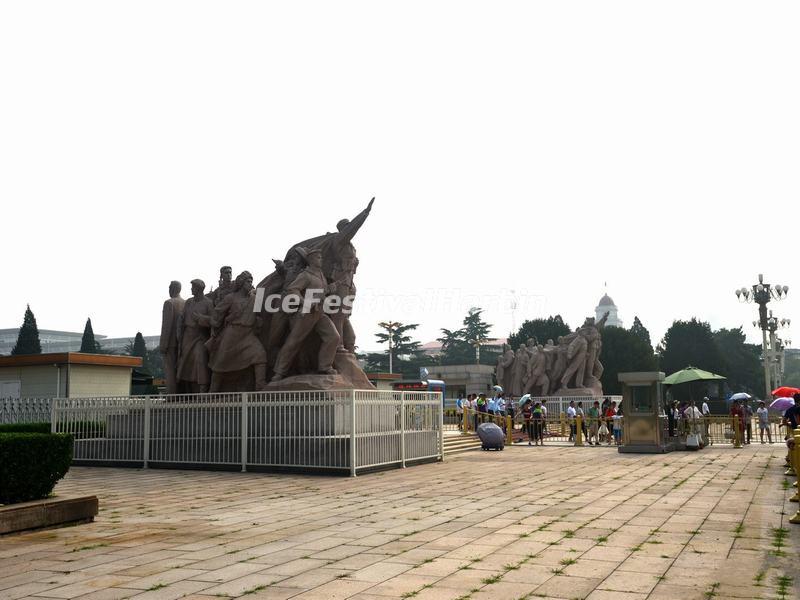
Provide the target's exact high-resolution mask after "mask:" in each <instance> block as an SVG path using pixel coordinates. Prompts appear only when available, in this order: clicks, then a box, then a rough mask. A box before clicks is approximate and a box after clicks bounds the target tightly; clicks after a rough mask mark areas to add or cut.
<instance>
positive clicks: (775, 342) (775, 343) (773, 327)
mask: <svg viewBox="0 0 800 600" xmlns="http://www.w3.org/2000/svg"><path fill="white" fill-rule="evenodd" d="M791 324H792V320H791V319H778V317H775V316H773V314H772V311H769V317H767V331H769V345H770V364H771V365H772V369H773V371H774V375H773V380H774V382H775V387H776V388H777V387H780V386H781V384H782V381H781V380H782V379H783V378H782V377H781V375H782V372H781V368H780V362H781V357H780V356H779V355H780V354H781V353H782V352H783V345H782V342H781V340H780V339H779V338H778V336H777V335H775V332H777V331H778V330H779V329H784V328H786V327H789V325H791Z"/></svg>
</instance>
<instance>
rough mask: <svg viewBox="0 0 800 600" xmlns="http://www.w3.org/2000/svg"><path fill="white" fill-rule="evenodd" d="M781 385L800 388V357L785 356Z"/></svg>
mask: <svg viewBox="0 0 800 600" xmlns="http://www.w3.org/2000/svg"><path fill="white" fill-rule="evenodd" d="M762 381H763V379H762ZM783 385H789V386H792V387H800V356H797V355H794V354H788V353H787V354H786V365H785V369H784V371H783Z"/></svg>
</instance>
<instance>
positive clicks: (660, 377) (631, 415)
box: [618, 371, 676, 453]
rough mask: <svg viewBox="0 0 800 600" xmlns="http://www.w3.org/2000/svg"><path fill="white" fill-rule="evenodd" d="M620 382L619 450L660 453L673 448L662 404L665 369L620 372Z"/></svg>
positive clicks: (670, 450)
mask: <svg viewBox="0 0 800 600" xmlns="http://www.w3.org/2000/svg"><path fill="white" fill-rule="evenodd" d="M618 378H619V381H620V383H622V412H623V415H624V421H623V423H624V425H623V427H622V438H623V442H624V443H623V445H622V446H619V448H618V450H619V452H638V453H662V452H672V451H673V450H676V448H675V444H674V442H673V441H672V440H671V438H670V437H669V429H668V424H667V417H666V415H665V414H664V412H663V410H662V407H661V398H662V397H663V396H662V393H663V392H662V382H663V381H664V373H661V372H660V371H652V372H651V371H648V372H639V373H619V375H618Z"/></svg>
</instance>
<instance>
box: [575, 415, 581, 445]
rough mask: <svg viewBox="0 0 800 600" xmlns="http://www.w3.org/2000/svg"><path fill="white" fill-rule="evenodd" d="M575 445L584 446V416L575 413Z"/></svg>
mask: <svg viewBox="0 0 800 600" xmlns="http://www.w3.org/2000/svg"><path fill="white" fill-rule="evenodd" d="M575 445H576V446H583V417H582V416H581V415H575Z"/></svg>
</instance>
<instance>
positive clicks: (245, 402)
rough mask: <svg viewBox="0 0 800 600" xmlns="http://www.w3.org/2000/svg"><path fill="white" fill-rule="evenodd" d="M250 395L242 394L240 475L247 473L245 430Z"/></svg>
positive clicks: (246, 427)
mask: <svg viewBox="0 0 800 600" xmlns="http://www.w3.org/2000/svg"><path fill="white" fill-rule="evenodd" d="M249 397H250V394H249V393H248V392H243V393H242V403H241V408H242V415H241V417H242V424H241V437H242V473H247V429H248V421H247V417H248V414H247V412H248V408H247V407H248V400H249Z"/></svg>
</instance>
